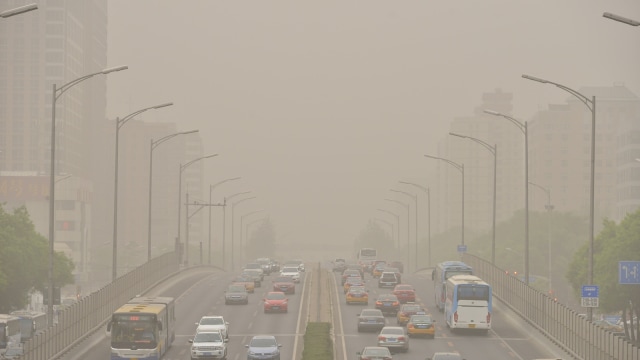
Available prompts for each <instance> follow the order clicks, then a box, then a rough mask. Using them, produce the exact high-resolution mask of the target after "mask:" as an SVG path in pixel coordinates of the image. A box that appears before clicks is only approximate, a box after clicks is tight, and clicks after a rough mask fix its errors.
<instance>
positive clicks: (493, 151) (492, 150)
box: [449, 132, 498, 265]
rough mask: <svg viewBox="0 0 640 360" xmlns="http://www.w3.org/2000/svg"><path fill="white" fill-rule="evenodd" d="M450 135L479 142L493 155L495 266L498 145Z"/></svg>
mask: <svg viewBox="0 0 640 360" xmlns="http://www.w3.org/2000/svg"><path fill="white" fill-rule="evenodd" d="M449 135H452V136H457V137H459V138H463V139H469V140H472V141H475V142H477V143H478V144H480V145H482V146H483V147H484V148H485V149H487V150H489V152H490V153H491V154H493V221H492V226H491V228H492V231H491V233H492V236H491V264H493V265H495V263H496V185H497V182H496V173H497V168H498V144H494V145H493V146H491V145H489V144H488V143H486V142H485V141H482V140H480V139H477V138H474V137H472V136H466V135H460V134H456V133H452V132H450V133H449Z"/></svg>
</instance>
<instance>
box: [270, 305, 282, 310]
mask: <svg viewBox="0 0 640 360" xmlns="http://www.w3.org/2000/svg"><path fill="white" fill-rule="evenodd" d="M271 308H272V309H273V310H278V309H280V306H272V307H271Z"/></svg>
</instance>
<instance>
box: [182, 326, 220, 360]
mask: <svg viewBox="0 0 640 360" xmlns="http://www.w3.org/2000/svg"><path fill="white" fill-rule="evenodd" d="M227 341H229V340H228V339H224V338H223V337H222V334H221V333H220V330H216V331H201V332H199V333H197V334H196V336H195V337H194V338H193V339H189V342H190V343H191V360H196V359H226V358H227V344H226V342H227Z"/></svg>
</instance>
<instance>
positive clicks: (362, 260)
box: [356, 248, 378, 272]
mask: <svg viewBox="0 0 640 360" xmlns="http://www.w3.org/2000/svg"><path fill="white" fill-rule="evenodd" d="M356 259H357V260H358V264H360V265H361V266H362V267H363V269H364V271H366V272H372V271H373V262H374V261H376V260H378V251H377V250H376V249H373V248H362V249H360V250H358V253H357V254H356Z"/></svg>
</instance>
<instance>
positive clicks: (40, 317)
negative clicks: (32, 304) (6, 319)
mask: <svg viewBox="0 0 640 360" xmlns="http://www.w3.org/2000/svg"><path fill="white" fill-rule="evenodd" d="M10 315H13V316H15V317H17V318H18V319H20V341H21V342H25V341H27V340H29V339H31V338H32V337H34V336H35V334H36V333H38V332H39V331H42V330H44V329H46V328H47V314H45V313H43V312H40V311H30V310H16V311H13V312H11V314H10Z"/></svg>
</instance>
